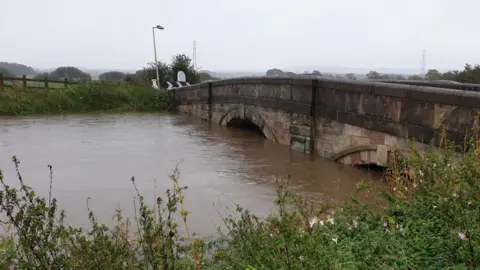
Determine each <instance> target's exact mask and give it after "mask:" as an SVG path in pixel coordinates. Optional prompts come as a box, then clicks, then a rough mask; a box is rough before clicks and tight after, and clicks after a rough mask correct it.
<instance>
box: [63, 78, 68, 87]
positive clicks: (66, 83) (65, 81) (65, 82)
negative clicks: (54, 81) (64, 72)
mask: <svg viewBox="0 0 480 270" xmlns="http://www.w3.org/2000/svg"><path fill="white" fill-rule="evenodd" d="M63 84H64V85H65V88H67V87H68V80H67V78H65V79H64V80H63Z"/></svg>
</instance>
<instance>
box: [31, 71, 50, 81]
mask: <svg viewBox="0 0 480 270" xmlns="http://www.w3.org/2000/svg"><path fill="white" fill-rule="evenodd" d="M45 77H47V78H48V72H42V73H39V74H37V75H35V76H33V78H34V79H35V80H44V79H45Z"/></svg>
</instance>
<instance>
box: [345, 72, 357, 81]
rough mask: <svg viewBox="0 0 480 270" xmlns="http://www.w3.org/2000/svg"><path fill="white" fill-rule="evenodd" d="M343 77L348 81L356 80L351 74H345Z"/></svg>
mask: <svg viewBox="0 0 480 270" xmlns="http://www.w3.org/2000/svg"><path fill="white" fill-rule="evenodd" d="M345 76H346V77H347V79H349V80H356V79H357V77H356V76H355V74H353V73H347V74H345Z"/></svg>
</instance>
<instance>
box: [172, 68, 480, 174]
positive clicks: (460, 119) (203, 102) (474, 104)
mask: <svg viewBox="0 0 480 270" xmlns="http://www.w3.org/2000/svg"><path fill="white" fill-rule="evenodd" d="M174 99H175V103H176V104H177V108H178V110H179V111H181V112H185V113H190V114H193V115H197V116H199V117H202V118H203V119H205V120H207V121H212V122H214V123H218V124H221V125H226V124H227V123H228V122H229V121H230V120H232V119H234V118H242V119H248V120H250V121H252V122H253V123H255V124H256V125H257V126H259V127H260V129H261V130H262V131H263V133H264V134H265V136H266V137H267V138H268V139H270V140H272V141H275V142H278V143H281V144H285V145H290V146H291V147H292V148H294V149H297V150H300V151H304V152H307V153H314V154H317V155H320V156H323V157H327V158H330V159H333V160H336V161H339V162H342V163H347V164H362V163H370V164H372V163H373V164H377V165H385V164H388V163H389V162H390V155H391V153H392V151H393V149H401V150H407V149H408V148H409V140H408V139H412V138H414V139H415V140H417V141H423V142H430V141H431V140H433V139H435V140H437V141H438V140H439V139H440V135H441V133H442V130H443V129H444V130H445V134H446V135H447V136H448V138H449V139H450V140H453V141H454V142H456V143H458V144H459V145H461V144H463V139H464V136H465V134H466V132H467V129H468V128H469V127H471V125H472V123H473V121H474V118H475V116H476V115H477V112H478V109H479V108H480V93H477V92H473V91H462V90H454V89H445V88H432V87H421V86H412V85H402V84H391V83H380V82H367V81H350V80H339V79H330V78H322V79H318V78H283V77H251V78H235V79H227V80H221V81H213V82H208V83H202V84H198V85H192V86H189V87H182V88H179V89H175V90H174Z"/></svg>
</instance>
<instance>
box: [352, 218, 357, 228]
mask: <svg viewBox="0 0 480 270" xmlns="http://www.w3.org/2000/svg"><path fill="white" fill-rule="evenodd" d="M353 227H354V228H357V227H358V221H357V220H356V219H354V220H353Z"/></svg>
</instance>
